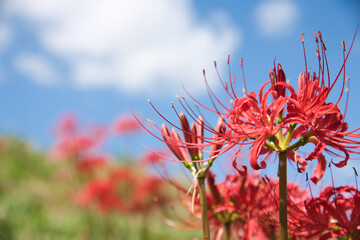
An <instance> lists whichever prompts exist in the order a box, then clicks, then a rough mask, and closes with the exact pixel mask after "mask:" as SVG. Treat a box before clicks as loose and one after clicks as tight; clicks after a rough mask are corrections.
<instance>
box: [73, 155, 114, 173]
mask: <svg viewBox="0 0 360 240" xmlns="http://www.w3.org/2000/svg"><path fill="white" fill-rule="evenodd" d="M107 165H108V159H107V157H105V156H87V157H84V158H82V159H81V161H79V162H78V164H77V167H78V169H79V171H80V172H82V173H91V172H93V171H94V170H96V169H99V168H103V167H106V166H107Z"/></svg>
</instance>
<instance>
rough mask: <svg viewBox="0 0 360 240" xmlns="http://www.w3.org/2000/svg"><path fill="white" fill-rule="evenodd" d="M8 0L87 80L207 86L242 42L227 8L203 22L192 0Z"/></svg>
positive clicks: (135, 87)
mask: <svg viewBox="0 0 360 240" xmlns="http://www.w3.org/2000/svg"><path fill="white" fill-rule="evenodd" d="M8 2H9V3H8V4H9V5H8V6H7V7H8V9H7V12H8V13H10V14H17V16H18V17H20V18H25V19H26V20H27V21H30V22H31V24H33V25H34V26H35V29H36V31H37V34H38V37H39V39H40V40H41V42H42V44H43V46H44V48H45V49H46V50H47V51H49V52H50V53H51V54H55V56H57V57H60V58H63V59H64V60H65V61H66V62H67V63H68V64H69V66H71V76H72V77H73V80H74V82H75V84H76V85H78V86H82V87H88V86H108V87H113V86H115V87H117V88H119V89H123V90H124V91H148V90H149V89H151V88H159V87H160V86H161V89H162V90H163V89H164V87H170V88H172V89H177V88H179V87H180V81H181V82H184V84H185V85H186V86H189V85H190V84H191V88H193V86H194V85H195V87H197V86H202V85H203V81H202V75H201V74H202V69H203V68H204V67H206V68H207V69H208V68H213V67H212V65H211V64H212V62H213V60H218V61H220V60H224V61H225V59H226V56H227V54H229V53H231V51H234V50H235V48H236V47H237V45H238V44H239V33H238V32H237V31H236V29H235V28H234V27H233V26H232V25H231V24H230V22H229V21H228V20H227V17H226V16H224V14H215V13H214V16H216V17H214V18H213V19H210V21H209V22H207V23H206V24H204V23H203V24H202V23H200V21H199V20H198V19H197V17H196V15H195V13H194V11H193V9H192V6H191V4H190V1H187V0H171V1H168V0H154V1H148V0H126V1H124V0H123V1H118V0H47V1H43V0H33V1H23V0H13V1H8ZM219 16H223V17H219Z"/></svg>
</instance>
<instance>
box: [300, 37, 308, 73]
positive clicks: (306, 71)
mask: <svg viewBox="0 0 360 240" xmlns="http://www.w3.org/2000/svg"><path fill="white" fill-rule="evenodd" d="M304 38H305V35H304V33H303V34H301V42H302V46H303V51H304V59H305V78H306V79H307V77H308V68H307V61H306V52H305V43H304Z"/></svg>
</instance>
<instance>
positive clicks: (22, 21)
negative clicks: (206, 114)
mask: <svg viewBox="0 0 360 240" xmlns="http://www.w3.org/2000/svg"><path fill="white" fill-rule="evenodd" d="M359 12H360V3H359V1H356V0H353V1H351V0H348V1H340V0H338V1H336V0H328V1H325V0H319V1H309V0H305V1H291V0H276V1H271V0H264V1H205V0H198V1H190V0H173V1H166V0H154V1H146V0H131V1H130V0H126V1H117V0H106V1H101V0H86V1H83V0H75V1H74V0H48V1H42V0H33V1H22V0H5V1H1V2H0V113H1V117H0V131H1V132H2V133H5V134H13V135H16V136H21V137H24V138H26V139H31V141H32V142H33V143H34V144H35V145H37V146H40V147H48V146H51V144H52V142H53V140H54V137H53V135H52V131H51V129H52V126H53V125H54V123H55V122H56V120H57V119H58V118H59V116H60V115H61V114H63V113H64V112H73V113H75V114H76V116H77V117H78V118H79V119H80V120H81V121H82V122H85V123H86V122H95V123H100V124H108V123H110V122H112V121H113V120H114V119H115V118H116V117H117V116H118V115H120V114H123V113H126V112H129V109H130V108H131V109H133V110H134V111H135V112H137V113H138V114H139V115H141V116H144V117H149V118H156V116H155V114H154V112H153V111H151V108H150V107H149V105H148V103H147V98H151V99H152V101H153V102H154V104H155V105H156V106H157V107H158V108H159V109H160V111H162V112H169V110H170V108H169V106H170V102H171V101H172V100H174V99H175V98H174V96H175V95H176V94H179V95H183V94H184V91H183V90H182V87H181V84H183V85H184V86H185V87H186V89H188V90H189V91H190V92H191V93H192V94H193V95H194V96H196V97H197V98H198V99H200V101H203V102H206V101H208V98H207V96H206V92H205V91H204V90H205V88H204V82H203V78H202V69H203V68H205V69H206V72H207V76H208V78H209V81H210V83H211V85H212V86H213V89H214V91H217V89H218V87H219V84H218V81H217V77H216V74H215V71H214V68H213V61H214V60H216V61H217V62H218V66H219V68H220V70H221V72H222V73H223V76H224V78H226V74H225V72H226V58H227V55H228V54H230V55H231V65H232V72H233V73H235V74H239V73H240V67H239V59H240V57H241V56H243V57H244V66H245V73H246V82H247V86H248V89H249V90H254V91H255V92H257V91H258V89H259V86H261V84H262V83H263V82H265V81H267V80H268V71H269V69H270V67H271V66H272V64H273V61H274V59H275V57H276V61H277V62H279V63H281V64H282V67H283V68H284V70H285V73H286V76H287V78H288V79H289V80H290V82H294V83H296V80H297V77H298V75H299V73H300V72H301V71H304V60H303V53H302V47H301V41H300V40H301V38H300V36H301V33H305V41H306V43H305V44H306V49H307V56H308V60H309V62H310V65H312V66H314V67H316V66H317V65H316V57H315V53H314V49H315V44H314V37H313V36H314V35H313V33H314V32H315V31H318V30H321V31H322V33H323V38H324V41H325V43H326V46H327V49H328V51H327V54H328V59H329V65H330V71H331V74H332V76H334V75H335V74H336V73H337V71H338V70H339V69H340V66H341V63H342V47H341V40H345V42H346V44H347V46H349V45H350V43H351V40H352V38H353V36H354V33H355V29H356V27H357V25H358V24H359V23H360V14H359ZM359 66H360V36H359V33H358V36H357V39H356V41H355V44H354V47H353V50H352V53H351V55H350V58H349V60H348V64H347V68H346V69H347V73H346V74H347V76H350V77H351V79H352V80H351V88H350V101H349V110H348V115H347V121H348V122H349V125H350V129H354V128H356V127H357V126H358V121H357V119H358V118H359V110H358V108H357V103H358V102H359V101H360V96H359V94H357V90H358V89H360V81H358V78H359V76H360V67H359ZM238 77H239V78H240V75H239V76H238ZM341 104H344V103H343V102H342V103H341ZM169 118H170V119H171V118H172V117H171V116H170V117H169ZM144 139H146V138H144ZM146 141H147V140H146ZM149 141H150V140H149ZM139 144H141V143H139ZM148 145H149V144H148Z"/></svg>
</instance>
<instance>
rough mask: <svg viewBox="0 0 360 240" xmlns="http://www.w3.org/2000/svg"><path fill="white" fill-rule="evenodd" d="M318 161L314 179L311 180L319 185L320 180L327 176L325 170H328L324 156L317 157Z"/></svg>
mask: <svg viewBox="0 0 360 240" xmlns="http://www.w3.org/2000/svg"><path fill="white" fill-rule="evenodd" d="M317 160H318V164H317V165H316V167H315V169H314V173H313V175H312V177H311V178H310V180H311V181H312V182H313V183H315V184H317V183H318V182H319V180H320V179H322V178H323V176H324V174H325V170H326V165H327V164H326V159H325V157H324V155H322V154H320V155H319V156H318V157H317Z"/></svg>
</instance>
